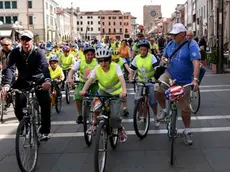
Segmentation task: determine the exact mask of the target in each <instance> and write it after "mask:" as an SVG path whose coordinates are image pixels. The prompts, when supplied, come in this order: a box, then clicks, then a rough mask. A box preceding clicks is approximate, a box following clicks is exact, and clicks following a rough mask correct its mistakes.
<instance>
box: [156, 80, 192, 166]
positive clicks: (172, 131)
mask: <svg viewBox="0 0 230 172" xmlns="http://www.w3.org/2000/svg"><path fill="white" fill-rule="evenodd" d="M157 82H158V83H159V84H164V85H165V86H167V87H168V89H167V90H166V91H165V97H166V100H167V101H168V104H169V106H168V107H169V108H168V109H167V114H168V116H167V117H165V119H164V121H163V122H165V123H166V129H167V131H168V132H167V135H168V137H169V139H170V140H171V153H170V164H171V165H173V164H174V143H175V138H176V137H179V138H183V137H184V135H183V134H182V133H177V129H176V121H177V119H178V108H177V105H176V103H177V102H178V101H179V100H180V98H182V97H183V95H184V94H185V90H184V89H185V88H186V87H189V86H193V84H192V83H190V84H186V85H184V86H174V84H175V83H176V80H171V79H169V83H170V84H167V83H166V82H164V81H160V80H158V81H157ZM176 89H178V90H179V89H180V90H181V92H180V93H178V92H176V91H175V90H176ZM172 97H173V98H172ZM160 122H162V121H160Z"/></svg>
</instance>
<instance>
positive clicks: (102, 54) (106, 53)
mask: <svg viewBox="0 0 230 172" xmlns="http://www.w3.org/2000/svg"><path fill="white" fill-rule="evenodd" d="M108 57H111V50H110V49H108V48H106V47H100V48H98V49H97V51H96V58H108Z"/></svg>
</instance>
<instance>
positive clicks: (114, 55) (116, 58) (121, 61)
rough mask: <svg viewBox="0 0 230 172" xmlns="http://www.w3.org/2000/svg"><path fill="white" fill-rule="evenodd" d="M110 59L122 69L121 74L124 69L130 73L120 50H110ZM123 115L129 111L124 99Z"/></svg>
mask: <svg viewBox="0 0 230 172" xmlns="http://www.w3.org/2000/svg"><path fill="white" fill-rule="evenodd" d="M112 61H113V62H115V63H117V64H118V65H119V66H120V67H121V70H122V72H123V74H124V72H125V69H126V70H127V71H128V73H130V68H129V66H128V63H127V61H126V60H125V59H124V58H121V57H120V52H119V51H118V50H115V51H113V52H112ZM123 115H124V116H128V115H129V111H128V109H127V102H126V99H125V100H124V102H123Z"/></svg>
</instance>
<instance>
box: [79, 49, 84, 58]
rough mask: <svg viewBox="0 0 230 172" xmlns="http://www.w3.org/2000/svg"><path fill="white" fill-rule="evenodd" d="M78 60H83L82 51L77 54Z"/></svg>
mask: <svg viewBox="0 0 230 172" xmlns="http://www.w3.org/2000/svg"><path fill="white" fill-rule="evenodd" d="M78 58H79V59H85V55H84V53H83V52H82V51H79V52H78Z"/></svg>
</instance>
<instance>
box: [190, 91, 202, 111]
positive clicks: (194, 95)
mask: <svg viewBox="0 0 230 172" xmlns="http://www.w3.org/2000/svg"><path fill="white" fill-rule="evenodd" d="M189 106H190V109H191V111H192V113H194V114H196V113H197V112H198V111H199V109H200V89H199V88H198V90H197V91H193V90H191V91H190V104H189Z"/></svg>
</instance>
